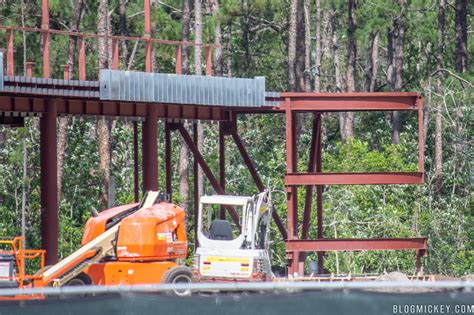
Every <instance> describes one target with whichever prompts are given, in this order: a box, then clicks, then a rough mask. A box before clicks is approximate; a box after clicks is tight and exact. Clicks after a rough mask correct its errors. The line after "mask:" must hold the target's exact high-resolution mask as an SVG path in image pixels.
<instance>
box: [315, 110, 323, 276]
mask: <svg viewBox="0 0 474 315" xmlns="http://www.w3.org/2000/svg"><path fill="white" fill-rule="evenodd" d="M321 129H322V117H321V116H319V124H318V138H317V149H318V150H317V151H316V172H318V173H321V172H322V147H323V145H322V142H321V136H322V135H321ZM323 189H324V186H323V185H317V186H316V196H317V204H316V214H317V217H318V223H317V225H318V231H317V236H318V240H322V239H323ZM318 272H319V273H324V252H318Z"/></svg>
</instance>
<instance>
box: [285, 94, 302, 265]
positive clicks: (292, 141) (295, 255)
mask: <svg viewBox="0 0 474 315" xmlns="http://www.w3.org/2000/svg"><path fill="white" fill-rule="evenodd" d="M285 120H286V169H287V172H288V173H294V172H296V171H297V169H296V165H297V153H296V150H297V145H296V133H295V124H294V122H293V120H294V113H293V112H292V110H291V100H290V98H286V99H285ZM285 184H286V183H285ZM286 192H287V205H288V217H287V221H288V240H294V239H297V238H298V224H297V223H298V199H297V198H298V196H297V195H298V189H297V187H296V186H286ZM288 256H289V257H288V258H289V265H288V274H294V273H297V272H298V265H299V252H296V251H289V252H288Z"/></svg>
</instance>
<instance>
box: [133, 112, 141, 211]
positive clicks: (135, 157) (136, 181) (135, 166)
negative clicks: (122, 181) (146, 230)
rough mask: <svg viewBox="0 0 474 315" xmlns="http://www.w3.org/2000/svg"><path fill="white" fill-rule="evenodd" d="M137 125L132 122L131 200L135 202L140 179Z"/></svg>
mask: <svg viewBox="0 0 474 315" xmlns="http://www.w3.org/2000/svg"><path fill="white" fill-rule="evenodd" d="M138 163H139V161H138V123H137V122H136V121H134V122H133V199H134V201H135V202H138V201H139V200H140V184H139V182H140V179H139V168H138Z"/></svg>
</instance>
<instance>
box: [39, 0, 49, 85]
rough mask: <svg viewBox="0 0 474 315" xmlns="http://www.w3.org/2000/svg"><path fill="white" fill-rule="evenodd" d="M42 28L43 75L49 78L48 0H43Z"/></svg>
mask: <svg viewBox="0 0 474 315" xmlns="http://www.w3.org/2000/svg"><path fill="white" fill-rule="evenodd" d="M41 30H42V31H43V77H45V78H49V77H50V74H51V71H50V60H49V55H50V50H49V42H50V36H51V34H50V32H49V3H48V0H41Z"/></svg>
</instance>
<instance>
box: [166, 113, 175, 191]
mask: <svg viewBox="0 0 474 315" xmlns="http://www.w3.org/2000/svg"><path fill="white" fill-rule="evenodd" d="M171 155H172V154H171V130H170V124H169V123H168V122H165V173H166V174H165V176H166V193H167V194H169V195H170V200H172V199H171V198H172V188H171V185H172V182H171V179H172V175H173V174H172V172H171V158H172V156H171Z"/></svg>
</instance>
